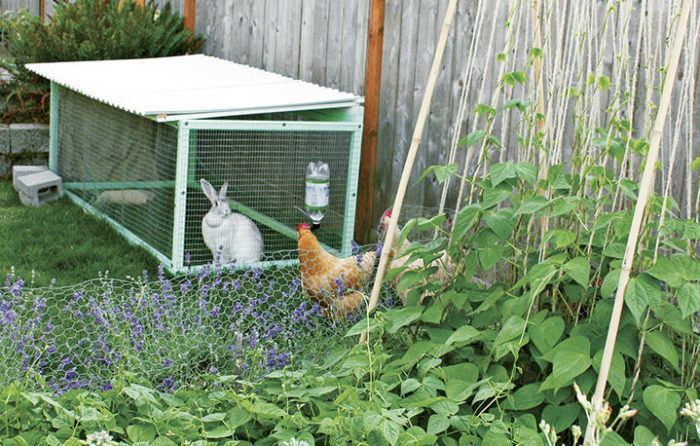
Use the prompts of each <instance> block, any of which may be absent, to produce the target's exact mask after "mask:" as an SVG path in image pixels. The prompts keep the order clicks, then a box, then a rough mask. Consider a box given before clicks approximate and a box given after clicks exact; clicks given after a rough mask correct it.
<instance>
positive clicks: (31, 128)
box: [9, 124, 49, 153]
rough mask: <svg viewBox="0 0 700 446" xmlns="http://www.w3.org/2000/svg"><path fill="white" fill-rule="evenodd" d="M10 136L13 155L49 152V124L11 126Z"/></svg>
mask: <svg viewBox="0 0 700 446" xmlns="http://www.w3.org/2000/svg"><path fill="white" fill-rule="evenodd" d="M9 134H10V146H11V147H12V153H27V152H30V153H32V152H48V151H49V126H48V125H47V124H10V129H9Z"/></svg>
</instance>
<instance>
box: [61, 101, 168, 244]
mask: <svg viewBox="0 0 700 446" xmlns="http://www.w3.org/2000/svg"><path fill="white" fill-rule="evenodd" d="M57 130H58V135H57V146H58V147H57V148H58V154H57V161H58V162H57V170H58V174H59V175H60V176H61V177H62V178H63V181H64V183H66V184H65V189H66V190H67V191H70V192H71V193H73V194H74V196H75V197H78V198H79V199H80V200H82V201H83V202H84V204H85V205H88V206H90V207H91V208H93V209H95V210H96V211H98V212H99V213H101V214H103V215H104V216H107V217H109V218H110V219H111V220H112V221H113V222H115V223H117V224H118V225H120V227H121V228H123V229H124V230H126V231H129V232H130V233H131V234H133V235H134V236H136V237H137V238H138V239H141V240H142V241H143V242H145V243H146V244H148V245H149V246H150V247H151V248H152V250H153V251H155V252H157V253H160V254H161V255H162V256H164V257H168V258H169V257H170V255H171V252H172V233H173V194H174V185H175V182H174V180H175V156H176V148H177V129H175V128H174V127H171V126H170V125H167V124H159V123H156V122H154V121H152V120H150V119H147V118H144V117H140V116H137V115H134V114H131V113H128V112H125V111H122V110H119V109H116V108H113V107H110V106H108V105H106V104H103V103H101V102H97V101H94V100H92V99H90V98H87V97H85V96H83V95H81V94H79V93H76V92H74V91H71V90H68V89H65V88H59V89H58V126H57Z"/></svg>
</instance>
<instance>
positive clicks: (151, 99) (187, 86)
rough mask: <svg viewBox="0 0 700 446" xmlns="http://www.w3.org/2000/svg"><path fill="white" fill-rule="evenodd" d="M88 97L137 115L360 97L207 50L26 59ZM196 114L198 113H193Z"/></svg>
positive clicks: (302, 105)
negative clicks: (86, 58)
mask: <svg viewBox="0 0 700 446" xmlns="http://www.w3.org/2000/svg"><path fill="white" fill-rule="evenodd" d="M26 67H27V69H29V70H31V71H33V72H34V73H37V74H39V75H40V76H43V77H45V78H47V79H49V80H51V81H54V82H56V83H58V84H60V85H62V86H64V87H67V88H69V89H71V90H75V91H77V92H79V93H82V94H84V95H85V96H88V97H90V98H93V99H96V100H99V101H102V102H105V103H107V104H109V105H111V106H114V107H117V108H121V109H123V110H126V111H129V112H131V113H136V114H139V115H144V116H149V115H156V116H158V115H161V118H162V115H167V118H166V119H168V120H172V119H177V118H178V117H183V116H184V115H188V117H193V118H194V117H197V116H196V115H206V116H233V115H243V114H250V113H256V112H259V111H260V112H273V111H294V110H305V109H313V108H327V107H346V106H350V105H353V104H356V103H357V102H358V100H360V99H361V98H359V97H358V96H356V95H354V94H351V93H343V92H341V91H338V90H334V89H332V88H326V87H321V86H318V85H315V84H311V83H308V82H303V81H299V80H295V79H291V78H289V77H285V76H281V75H279V74H274V73H269V72H267V71H264V70H260V69H258V68H253V67H249V66H246V65H241V64H237V63H234V62H230V61H227V60H223V59H218V58H215V57H211V56H205V55H192V56H174V57H159V58H152V59H125V60H100V61H79V62H52V63H34V64H27V66H26ZM190 115H195V116H190Z"/></svg>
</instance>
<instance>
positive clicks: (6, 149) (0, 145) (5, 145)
mask: <svg viewBox="0 0 700 446" xmlns="http://www.w3.org/2000/svg"><path fill="white" fill-rule="evenodd" d="M0 153H12V145H11V144H10V127H8V126H6V125H5V124H0Z"/></svg>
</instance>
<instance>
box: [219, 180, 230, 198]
mask: <svg viewBox="0 0 700 446" xmlns="http://www.w3.org/2000/svg"><path fill="white" fill-rule="evenodd" d="M226 191H228V183H224V184H223V185H222V186H221V190H219V200H221V201H224V200H225V199H226Z"/></svg>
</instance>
